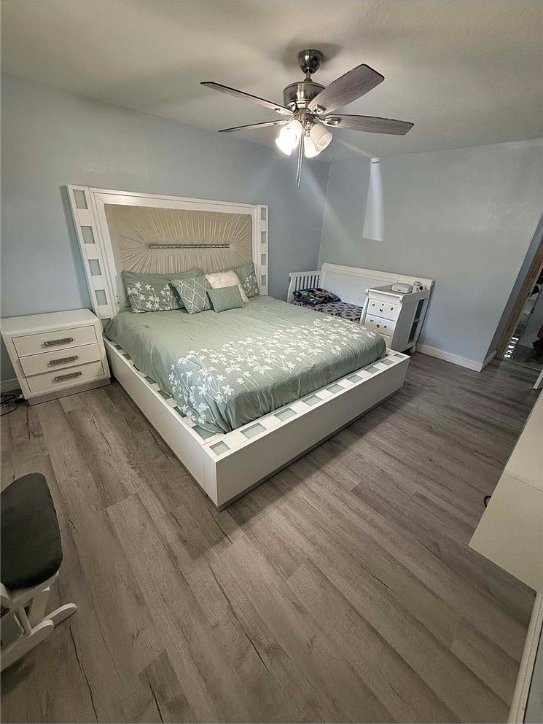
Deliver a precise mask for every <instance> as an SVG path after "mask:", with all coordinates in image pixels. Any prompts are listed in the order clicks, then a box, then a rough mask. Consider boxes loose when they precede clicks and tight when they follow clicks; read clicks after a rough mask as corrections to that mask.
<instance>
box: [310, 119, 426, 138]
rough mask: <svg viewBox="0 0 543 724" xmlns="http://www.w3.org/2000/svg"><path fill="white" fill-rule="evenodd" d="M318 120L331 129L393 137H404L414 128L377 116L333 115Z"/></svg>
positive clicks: (407, 122)
mask: <svg viewBox="0 0 543 724" xmlns="http://www.w3.org/2000/svg"><path fill="white" fill-rule="evenodd" d="M320 120H321V121H322V122H323V123H324V124H325V125H327V126H330V127H332V128H349V129H350V130H352V131H365V132H366V133H390V134H393V135H395V136H405V134H406V133H407V132H408V131H410V130H411V129H412V128H413V126H414V124H413V123H410V122H409V121H396V120H394V118H378V117H377V116H345V115H341V114H340V115H336V114H333V115H331V116H325V117H324V118H321V119H320Z"/></svg>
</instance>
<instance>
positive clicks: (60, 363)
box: [1, 309, 109, 404]
mask: <svg viewBox="0 0 543 724" xmlns="http://www.w3.org/2000/svg"><path fill="white" fill-rule="evenodd" d="M1 325H2V338H3V340H4V343H5V345H6V348H7V350H8V353H9V356H10V359H11V362H12V364H13V367H14V369H15V373H16V375H17V379H18V381H19V384H20V386H21V390H22V392H23V394H24V396H25V398H26V399H27V400H28V401H29V403H30V404H35V403H37V402H44V401H45V400H50V399H54V398H55V397H62V396H63V395H70V394H73V393H74V392H81V391H82V390H88V389H90V388H92V387H98V386H100V385H104V384H107V383H108V382H109V366H108V363H107V358H106V353H105V348H104V342H103V339H102V323H101V322H100V320H99V319H98V318H97V317H96V316H95V315H94V314H93V313H92V312H90V311H89V310H88V309H76V310H73V311H69V312H53V313H51V314H31V315H28V316H24V317H8V318H5V319H2V322H1Z"/></svg>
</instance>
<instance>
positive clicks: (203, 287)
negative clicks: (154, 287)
mask: <svg viewBox="0 0 543 724" xmlns="http://www.w3.org/2000/svg"><path fill="white" fill-rule="evenodd" d="M172 284H173V286H174V287H175V289H176V291H177V293H178V294H179V296H180V297H181V300H182V302H183V304H184V305H185V307H186V308H187V312H188V313H189V314H198V312H205V311H207V310H208V309H211V302H210V301H209V297H208V292H209V291H210V290H211V284H210V283H209V282H208V281H207V279H206V278H205V277H204V276H200V277H193V278H192V279H172Z"/></svg>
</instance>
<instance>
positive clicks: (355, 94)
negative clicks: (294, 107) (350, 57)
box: [308, 63, 385, 113]
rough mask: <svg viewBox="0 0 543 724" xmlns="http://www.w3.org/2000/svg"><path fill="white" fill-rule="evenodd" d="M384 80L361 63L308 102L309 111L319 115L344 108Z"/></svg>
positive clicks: (379, 74) (383, 77) (382, 76)
mask: <svg viewBox="0 0 543 724" xmlns="http://www.w3.org/2000/svg"><path fill="white" fill-rule="evenodd" d="M384 79H385V76H384V75H381V73H378V72H377V71H376V70H373V68H370V67H369V65H366V64H365V63H362V65H357V66H356V68H353V69H352V70H350V71H348V72H347V73H345V75H341V76H340V77H339V78H336V80H334V81H332V82H331V83H330V85H327V86H326V88H325V89H324V90H321V92H320V93H319V94H318V95H316V96H315V97H314V98H313V99H312V100H311V101H310V103H309V105H308V108H309V110H310V111H318V112H319V113H324V112H325V111H328V112H329V111H335V110H336V108H340V107H341V106H346V105H347V103H352V101H355V100H356V99H357V98H360V97H361V96H363V95H365V94H366V93H369V91H370V90H372V89H373V88H375V86H376V85H379V83H382V82H383V81H384ZM321 108H322V111H321V110H320V109H321Z"/></svg>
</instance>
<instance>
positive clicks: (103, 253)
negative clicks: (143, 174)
mask: <svg viewBox="0 0 543 724" xmlns="http://www.w3.org/2000/svg"><path fill="white" fill-rule="evenodd" d="M66 188H67V193H68V198H69V202H70V207H71V210H72V217H73V221H74V225H75V231H76V235H77V240H78V243H79V248H80V251H81V256H82V259H83V265H84V269H85V275H86V279H87V285H88V288H89V294H90V297H91V301H92V308H93V310H94V312H95V313H96V315H97V316H98V317H100V318H102V319H109V318H111V317H113V316H115V315H116V314H117V313H118V312H119V311H120V310H121V309H122V308H123V307H124V306H125V303H126V302H125V294H124V288H123V284H122V280H121V271H122V270H123V268H128V269H134V270H137V269H138V268H139V269H141V270H145V267H144V266H142V265H144V264H145V263H148V264H149V263H150V264H155V266H156V265H157V264H158V265H159V266H160V269H162V270H164V271H167V272H171V273H174V272H175V271H179V270H180V268H179V267H181V266H182V265H183V263H184V261H186V260H188V259H194V258H195V257H194V256H192V257H191V256H188V257H183V256H182V255H183V254H184V252H186V253H187V254H188V255H190V254H191V253H192V254H193V255H195V254H196V253H199V252H196V251H194V250H201V253H202V255H203V256H202V257H201V258H202V259H203V263H202V264H193V266H202V267H203V268H204V271H205V270H206V268H205V267H206V264H207V265H209V264H210V263H211V261H213V260H214V262H216V263H217V264H220V260H221V259H223V258H224V259H226V258H231V259H235V258H236V253H238V250H239V249H242V248H243V249H244V250H245V251H244V252H243V256H244V260H247V261H248V260H249V254H250V257H251V258H252V261H253V263H254V265H255V271H256V275H257V279H258V282H259V286H260V293H261V294H267V293H268V254H269V252H268V248H269V239H268V207H267V206H265V205H260V204H244V203H235V202H231V201H211V200H209V199H191V198H184V197H179V196H165V195H162V194H147V193H137V192H129V191H116V190H110V189H98V188H93V187H90V186H73V185H70V186H67V187H66ZM116 207H139V211H137V210H136V208H134V211H133V212H132V211H129V210H128V209H127V210H126V211H122V209H119V215H120V216H121V217H125V218H124V219H123V224H124V226H123V230H122V232H119V229H118V228H116V223H115V221H113V222H112V221H111V213H112V208H113V211H115V208H116ZM146 208H147V209H148V210H149V212H152V213H150V214H147V217H146V221H147V220H148V221H149V223H148V224H147V223H146V224H145V225H144V226H145V227H146V228H145V229H143V228H142V227H139V228H133V227H132V226H131V224H130V219H131V218H133V217H136V218H138V217H139V218H142V216H141V215H142V214H143V216H145V209H146ZM185 212H188V213H185ZM151 217H156V218H151ZM247 217H250V219H248V218H247ZM127 219H128V221H127ZM206 224H207V226H206ZM176 226H177V227H179V228H176ZM127 229H128V231H126V230H127ZM157 232H158V233H157ZM146 235H147V236H146ZM248 235H249V236H248ZM149 236H150V238H148V237H149ZM225 237H226V238H225ZM245 240H246V241H245ZM122 244H124V246H122ZM240 245H241V246H240ZM120 246H122V253H120V251H119V247H120ZM190 250H193V251H192V252H191V251H190ZM213 250H215V251H213ZM214 254H216V255H218V256H216V257H215V256H213V255H214ZM156 255H158V256H156ZM225 255H229V256H225ZM238 256H239V254H238ZM149 259H151V261H149ZM123 260H124V261H123ZM188 263H190V261H189V262H188ZM138 264H139V265H140V266H139V267H137V266H136V265H138ZM236 265H237V264H235V263H233V264H232V266H236ZM157 270H158V269H156V268H154V269H151V268H149V271H157ZM210 270H211V269H210Z"/></svg>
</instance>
